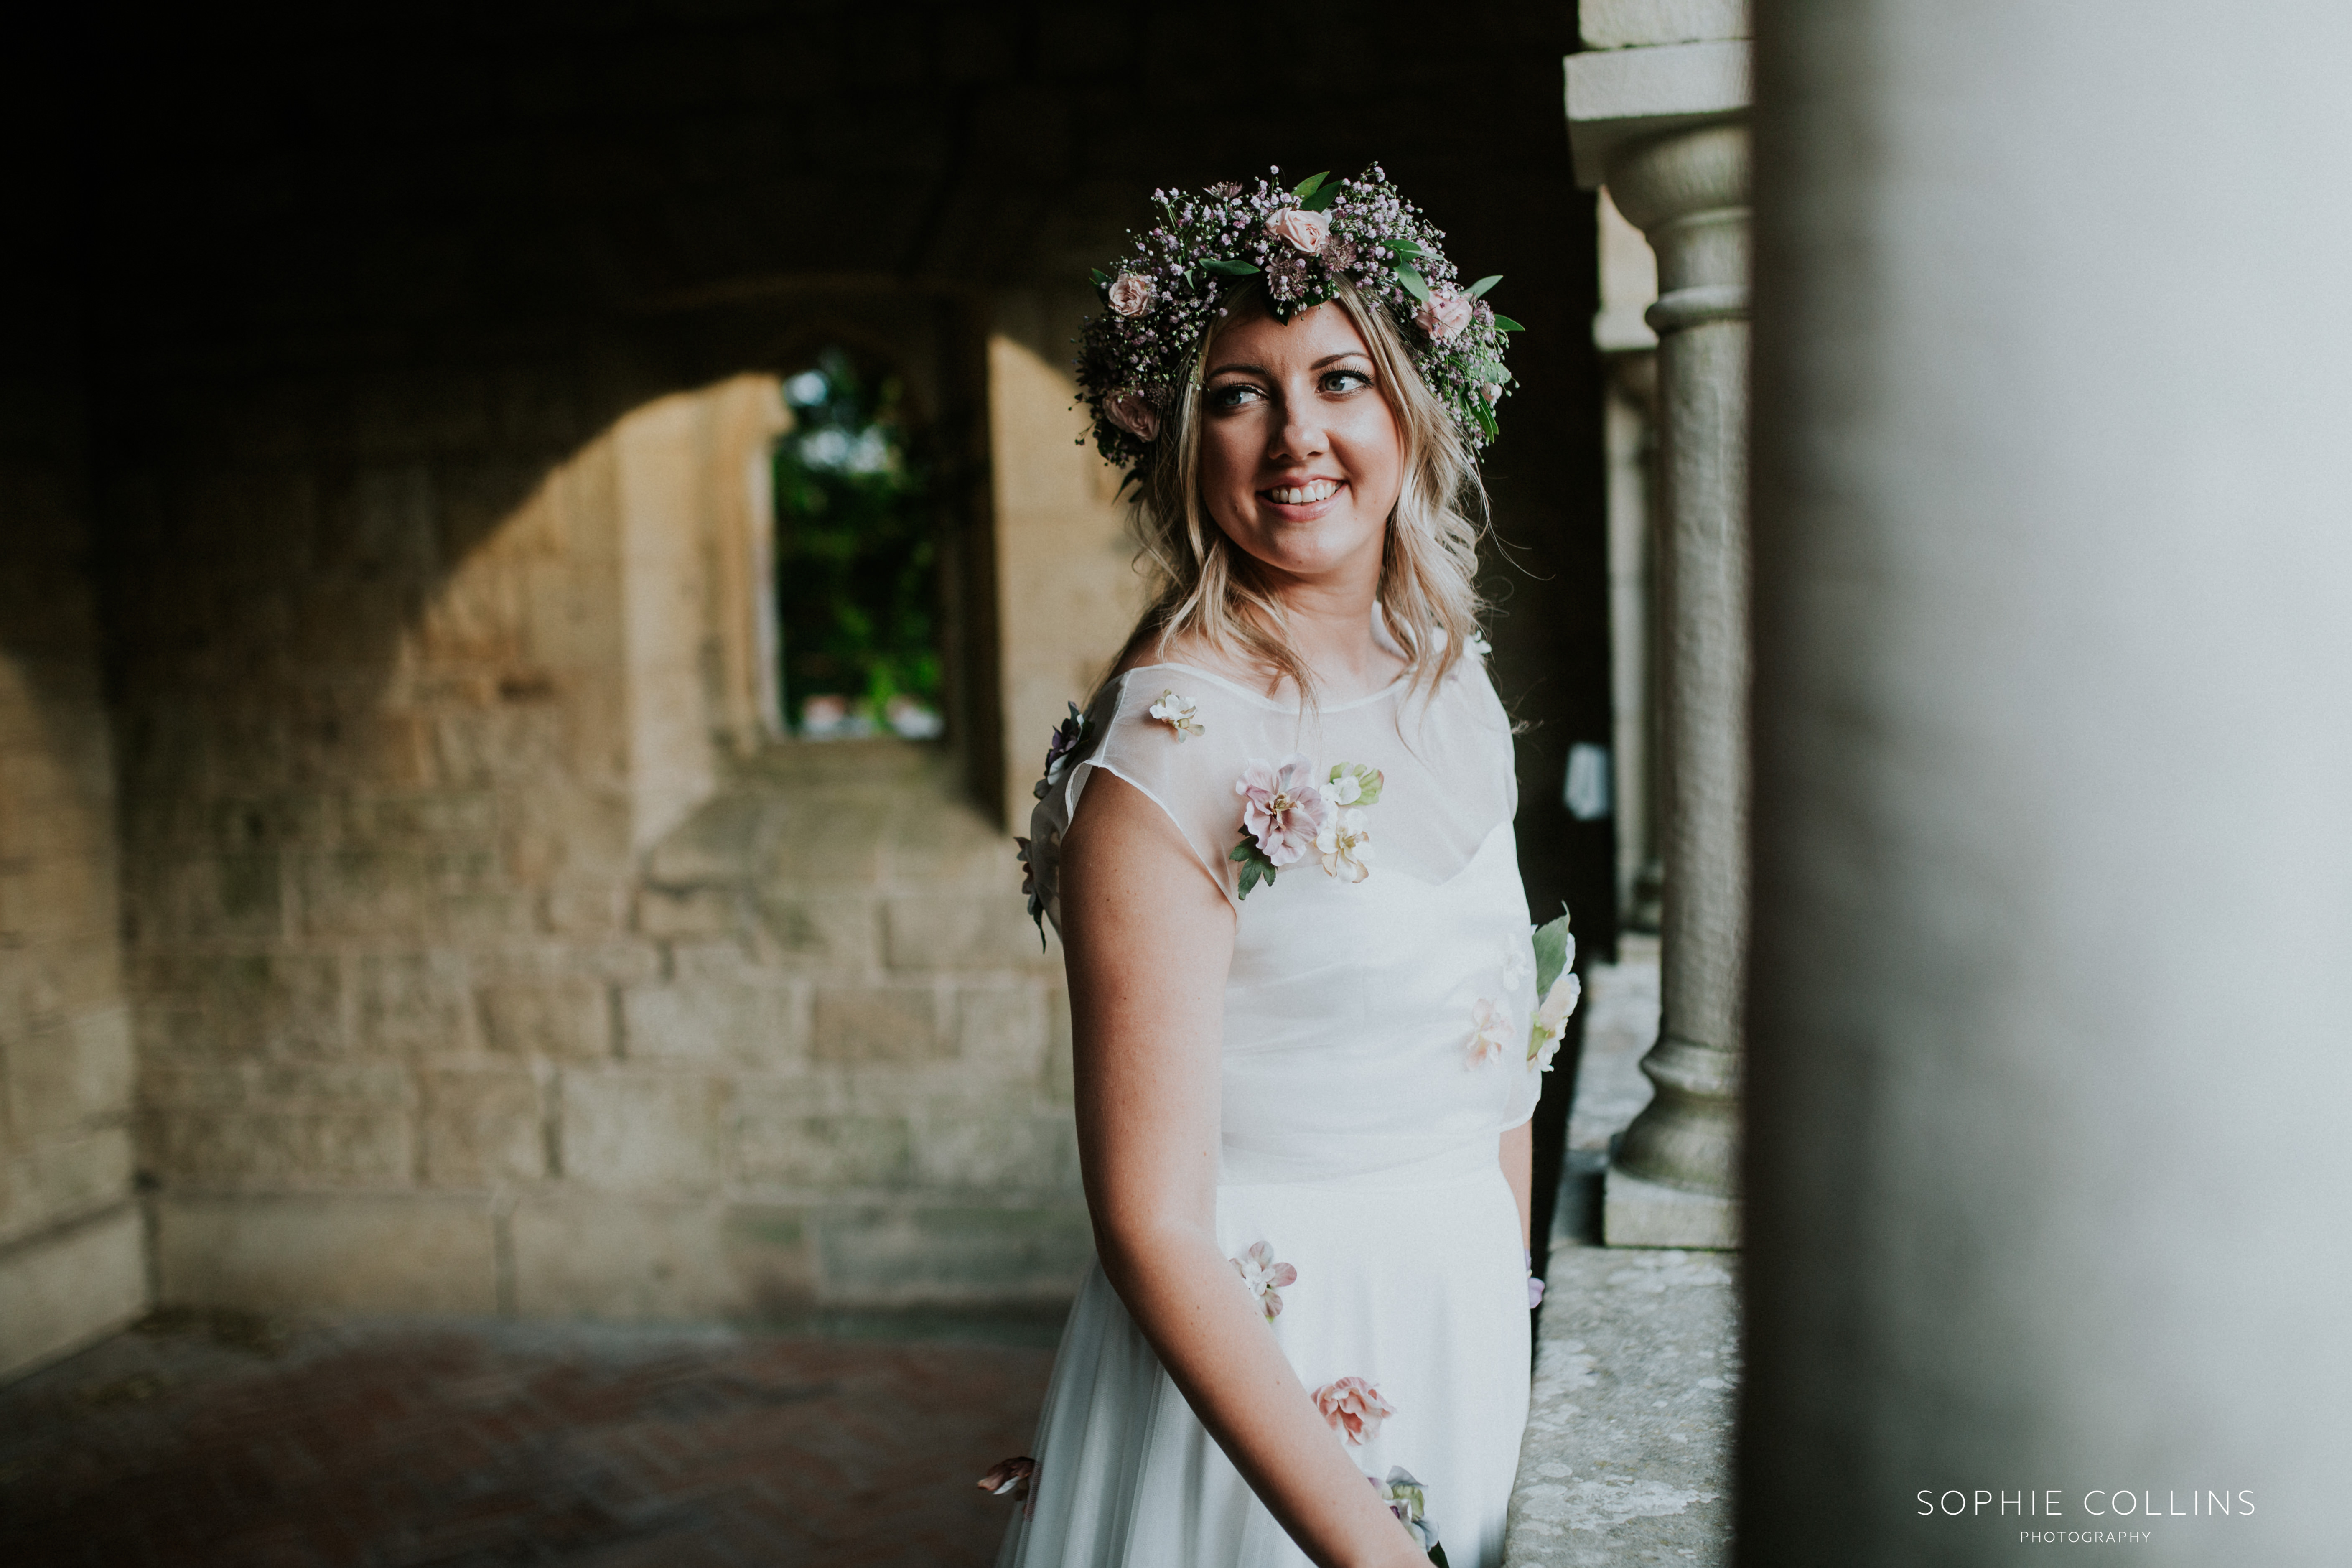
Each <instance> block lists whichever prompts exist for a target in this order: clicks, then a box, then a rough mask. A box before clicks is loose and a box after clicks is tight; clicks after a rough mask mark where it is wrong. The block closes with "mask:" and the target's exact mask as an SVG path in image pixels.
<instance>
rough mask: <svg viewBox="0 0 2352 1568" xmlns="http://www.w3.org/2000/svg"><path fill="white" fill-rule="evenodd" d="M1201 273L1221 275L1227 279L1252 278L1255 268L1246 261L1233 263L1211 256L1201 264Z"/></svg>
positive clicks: (1221, 257)
mask: <svg viewBox="0 0 2352 1568" xmlns="http://www.w3.org/2000/svg"><path fill="white" fill-rule="evenodd" d="M1201 270H1202V271H1203V272H1216V273H1222V274H1223V276H1225V277H1227V278H1254V277H1255V276H1257V268H1255V267H1254V266H1252V265H1251V264H1250V263H1248V262H1246V261H1234V260H1232V259H1230V258H1226V257H1223V256H1213V257H1211V258H1209V259H1208V260H1206V261H1203V262H1202V263H1201Z"/></svg>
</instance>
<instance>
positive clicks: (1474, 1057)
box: [1470, 996, 1511, 1068]
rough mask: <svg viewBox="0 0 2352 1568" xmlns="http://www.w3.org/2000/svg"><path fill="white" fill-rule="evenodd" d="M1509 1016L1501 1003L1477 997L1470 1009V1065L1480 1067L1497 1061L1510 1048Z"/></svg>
mask: <svg viewBox="0 0 2352 1568" xmlns="http://www.w3.org/2000/svg"><path fill="white" fill-rule="evenodd" d="M1510 1043H1511V1016H1510V1014H1508V1013H1507V1012H1505V1011H1504V1010H1503V1007H1502V1005H1501V1004H1499V1003H1496V1002H1490V1001H1488V1000H1487V999H1486V997H1484V996H1481V997H1479V998H1478V1001H1477V1005H1475V1006H1473V1007H1472V1008H1471V1009H1470V1065H1471V1066H1472V1067H1474V1068H1475V1067H1481V1066H1484V1065H1485V1064H1486V1063H1487V1062H1498V1061H1501V1060H1502V1059H1503V1053H1504V1052H1505V1051H1507V1050H1508V1049H1509V1048H1510Z"/></svg>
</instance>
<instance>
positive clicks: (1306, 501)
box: [1257, 479, 1348, 522]
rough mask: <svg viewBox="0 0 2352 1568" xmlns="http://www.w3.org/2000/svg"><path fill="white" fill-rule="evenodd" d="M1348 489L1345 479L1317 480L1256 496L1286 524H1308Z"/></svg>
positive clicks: (1281, 485)
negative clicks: (1278, 514)
mask: <svg viewBox="0 0 2352 1568" xmlns="http://www.w3.org/2000/svg"><path fill="white" fill-rule="evenodd" d="M1347 488H1348V482H1347V481H1346V480H1345V479H1307V480H1305V481H1294V482H1292V483H1288V484H1279V485H1275V486H1272V487H1270V488H1268V489H1262V490H1260V491H1258V492H1257V494H1258V499H1259V500H1263V501H1265V503H1266V504H1267V505H1268V506H1271V507H1273V508H1274V509H1275V510H1277V511H1279V512H1281V513H1282V514H1283V516H1284V517H1285V518H1286V519H1287V520H1288V521H1294V522H1307V521H1313V520H1314V519H1316V518H1318V517H1321V516H1322V515H1323V514H1324V513H1325V512H1327V511H1328V510H1331V506H1330V503H1331V501H1332V500H1333V499H1334V498H1335V497H1337V496H1338V495H1339V492H1340V491H1341V490H1343V489H1347Z"/></svg>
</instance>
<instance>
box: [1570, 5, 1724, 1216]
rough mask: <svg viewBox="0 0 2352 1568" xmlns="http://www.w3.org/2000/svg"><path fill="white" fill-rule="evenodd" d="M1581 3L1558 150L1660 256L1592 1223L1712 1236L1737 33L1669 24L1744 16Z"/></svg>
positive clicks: (1719, 1125)
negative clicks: (1640, 676) (1647, 874)
mask: <svg viewBox="0 0 2352 1568" xmlns="http://www.w3.org/2000/svg"><path fill="white" fill-rule="evenodd" d="M1590 10H1591V15H1590V16H1588V18H1587V25H1586V37H1587V38H1588V40H1591V39H1593V38H1594V37H1596V36H1599V37H1606V38H1608V39H1610V40H1611V41H1613V42H1622V43H1623V44H1625V45H1626V46H1627V47H1617V48H1608V49H1600V50H1595V51H1591V52H1588V53H1586V54H1581V55H1575V56H1571V57H1570V59H1569V62H1568V64H1569V120H1570V134H1571V136H1572V137H1573V138H1574V140H1575V149H1576V155H1577V166H1578V170H1579V173H1580V175H1582V176H1584V177H1585V178H1586V179H1587V181H1588V183H1590V182H1591V181H1593V180H1599V181H1602V182H1605V183H1606V184H1607V185H1608V187H1609V190H1610V194H1611V195H1612V196H1613V197H1614V198H1615V200H1616V203H1617V206H1618V209H1619V210H1620V211H1621V212H1622V213H1623V214H1624V215H1625V216H1626V218H1627V219H1628V220H1629V221H1631V222H1632V223H1633V224H1634V225H1635V226H1637V227H1639V228H1640V229H1641V230H1642V231H1643V233H1644V234H1645V235H1647V236H1648V237H1649V239H1650V244H1651V247H1652V248H1653V249H1654V250H1655V251H1656V253H1657V258H1658V289H1659V295H1658V300H1657V303H1656V304H1654V305H1653V306H1651V307H1650V310H1649V313H1648V321H1649V322H1650V325H1651V326H1652V327H1653V328H1654V330H1655V331H1656V332H1657V334H1658V408H1659V421H1660V428H1659V448H1660V464H1659V479H1660V492H1661V493H1660V500H1661V508H1660V538H1659V558H1658V574H1659V588H1660V593H1659V610H1660V618H1661V623H1662V625H1661V628H1660V630H1661V636H1660V637H1659V639H1658V641H1659V663H1660V668H1659V670H1658V672H1657V677H1658V678H1657V681H1656V685H1655V687H1654V689H1655V690H1656V692H1657V693H1658V700H1659V703H1660V707H1661V718H1662V720H1663V723H1662V724H1661V726H1660V731H1661V738H1662V741H1663V747H1662V750H1663V752H1664V755H1663V756H1662V757H1661V758H1660V759H1659V763H1660V769H1661V778H1662V781H1663V784H1664V788H1663V789H1662V791H1661V792H1660V804H1661V820H1660V823H1659V841H1660V845H1661V848H1662V851H1663V858H1664V866H1665V892H1664V917H1663V923H1662V932H1663V937H1664V942H1663V964H1664V975H1663V983H1664V1020H1663V1024H1662V1026H1661V1029H1660V1032H1659V1037H1658V1044H1657V1046H1656V1047H1654V1049H1653V1050H1652V1051H1651V1052H1650V1054H1649V1056H1648V1057H1647V1058H1644V1059H1643V1063H1642V1070H1643V1072H1644V1073H1645V1074H1647V1075H1648V1076H1649V1078H1650V1080H1651V1081H1652V1083H1654V1085H1655V1086H1656V1091H1657V1092H1656V1097H1655V1098H1654V1100H1652V1101H1651V1103H1650V1105H1649V1107H1648V1108H1647V1109H1646V1110H1643V1112H1642V1114H1641V1115H1640V1116H1639V1117H1637V1118H1636V1119H1635V1120H1634V1121H1633V1125H1632V1126H1631V1127H1629V1128H1627V1129H1626V1131H1625V1137H1624V1141H1623V1143H1622V1146H1621V1148H1620V1150H1619V1152H1618V1155H1617V1159H1616V1162H1615V1163H1613V1164H1612V1167H1611V1169H1610V1172H1609V1175H1608V1184H1607V1189H1606V1198H1605V1204H1604V1210H1603V1215H1602V1234H1603V1236H1604V1237H1605V1238H1606V1239H1607V1240H1608V1241H1609V1242H1610V1243H1611V1244H1612V1245H1613V1246H1637V1247H1732V1246H1737V1245H1738V1237H1739V1208H1738V1147H1739V1136H1738V1123H1739V1082H1740V1060H1741V1054H1742V1046H1741V1015H1742V997H1743V992H1744V989H1745V985H1746V954H1747V945H1748V500H1747V488H1748V475H1747V422H1748V227H1749V224H1748V128H1747V124H1746V120H1745V105H1746V103H1747V101H1748V44H1747V43H1746V42H1745V41H1744V40H1743V39H1739V38H1736V37H1734V38H1725V37H1701V38H1691V37H1688V34H1689V33H1690V32H1692V31H1693V30H1695V28H1694V24H1695V23H1704V22H1706V21H1707V20H1709V16H1711V15H1712V19H1713V20H1714V21H1715V22H1716V23H1717V25H1718V28H1719V30H1734V29H1737V30H1744V23H1745V17H1744V16H1743V15H1742V14H1741V12H1740V8H1738V7H1737V6H1722V7H1716V8H1713V10H1714V11H1715V12H1719V13H1720V15H1713V14H1712V13H1711V12H1710V8H1709V7H1706V6H1703V5H1702V6H1664V5H1633V4H1622V3H1621V4H1619V5H1607V4H1601V5H1594V6H1591V7H1590ZM1701 13H1707V14H1708V15H1701ZM1596 29H1600V32H1599V33H1598V34H1596ZM1697 30H1704V29H1703V28H1700V29H1697Z"/></svg>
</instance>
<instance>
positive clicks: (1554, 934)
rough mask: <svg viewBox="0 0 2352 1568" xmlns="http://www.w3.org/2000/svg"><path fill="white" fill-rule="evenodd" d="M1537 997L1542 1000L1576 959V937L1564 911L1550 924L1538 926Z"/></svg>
mask: <svg viewBox="0 0 2352 1568" xmlns="http://www.w3.org/2000/svg"><path fill="white" fill-rule="evenodd" d="M1535 943H1536V998H1537V1000H1538V1001H1540V1000H1542V999H1543V997H1544V996H1546V995H1547V994H1549V993H1550V991H1551V983H1552V982H1553V981H1555V980H1557V979H1559V976H1560V972H1561V971H1562V970H1564V969H1566V968H1567V967H1568V966H1569V965H1570V963H1574V962H1575V961H1576V939H1575V938H1574V937H1572V936H1570V935H1569V934H1568V916H1567V914H1566V913H1565V912H1563V913H1562V914H1561V915H1560V917H1559V919H1558V920H1556V921H1552V922H1551V923H1550V924H1549V925H1547V926H1540V927H1538V928H1537V931H1536V934H1535Z"/></svg>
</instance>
